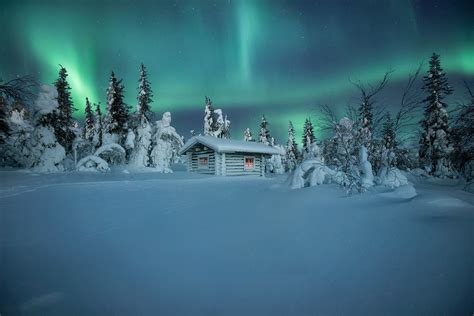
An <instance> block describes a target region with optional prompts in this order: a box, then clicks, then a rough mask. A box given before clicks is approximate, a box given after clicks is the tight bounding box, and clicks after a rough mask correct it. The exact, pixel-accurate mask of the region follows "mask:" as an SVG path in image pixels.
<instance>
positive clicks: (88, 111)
mask: <svg viewBox="0 0 474 316" xmlns="http://www.w3.org/2000/svg"><path fill="white" fill-rule="evenodd" d="M84 114H85V115H84V129H83V130H82V137H83V138H84V139H85V140H87V141H89V142H92V141H93V139H94V129H95V120H94V113H92V108H91V103H90V102H89V98H86V107H85V109H84Z"/></svg>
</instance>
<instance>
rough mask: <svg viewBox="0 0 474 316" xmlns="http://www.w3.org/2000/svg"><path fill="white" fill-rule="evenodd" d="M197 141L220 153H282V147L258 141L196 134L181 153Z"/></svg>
mask: <svg viewBox="0 0 474 316" xmlns="http://www.w3.org/2000/svg"><path fill="white" fill-rule="evenodd" d="M196 143H200V144H203V145H205V146H207V147H209V148H212V149H213V150H215V151H217V152H218V153H228V152H243V153H259V154H269V155H281V154H282V152H281V149H279V148H276V147H272V146H267V145H264V144H262V143H258V142H246V141H243V140H233V139H223V138H217V137H212V136H194V137H192V138H191V139H189V140H188V141H187V142H186V143H185V144H184V146H183V148H182V149H181V151H180V153H181V154H183V153H185V152H186V150H188V149H189V148H191V147H192V146H194V145H195V144H196Z"/></svg>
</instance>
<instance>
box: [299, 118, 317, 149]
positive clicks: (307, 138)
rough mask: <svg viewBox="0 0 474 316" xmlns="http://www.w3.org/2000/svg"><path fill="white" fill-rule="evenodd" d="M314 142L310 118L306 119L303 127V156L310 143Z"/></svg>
mask: <svg viewBox="0 0 474 316" xmlns="http://www.w3.org/2000/svg"><path fill="white" fill-rule="evenodd" d="M315 142H316V137H315V136H314V127H313V123H312V122H311V120H310V119H306V120H305V122H304V127H303V139H302V143H303V158H305V157H306V156H307V154H308V153H309V151H310V148H311V145H312V144H313V143H315Z"/></svg>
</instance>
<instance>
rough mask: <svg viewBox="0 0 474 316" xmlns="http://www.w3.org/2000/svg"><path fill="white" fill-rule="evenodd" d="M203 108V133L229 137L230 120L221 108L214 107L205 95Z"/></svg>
mask: <svg viewBox="0 0 474 316" xmlns="http://www.w3.org/2000/svg"><path fill="white" fill-rule="evenodd" d="M205 103H206V105H205V109H204V135H210V136H214V137H218V138H230V121H229V120H228V119H227V115H224V114H223V113H222V110H221V109H214V108H213V107H212V101H211V99H210V98H208V97H206V100H205Z"/></svg>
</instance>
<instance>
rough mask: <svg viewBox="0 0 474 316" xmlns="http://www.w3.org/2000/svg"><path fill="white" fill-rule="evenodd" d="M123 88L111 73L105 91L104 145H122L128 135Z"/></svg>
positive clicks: (126, 109)
mask: <svg viewBox="0 0 474 316" xmlns="http://www.w3.org/2000/svg"><path fill="white" fill-rule="evenodd" d="M123 90H124V86H123V85H122V80H118V79H117V78H116V77H115V74H114V72H113V71H112V73H111V75H110V81H109V88H108V89H107V108H106V110H107V112H106V113H105V120H104V134H105V135H104V138H103V142H104V143H106V144H107V143H117V144H122V143H123V141H124V140H125V138H126V136H127V134H128V124H127V121H128V106H127V105H126V104H125V102H124V100H123V99H124V96H123Z"/></svg>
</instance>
